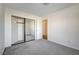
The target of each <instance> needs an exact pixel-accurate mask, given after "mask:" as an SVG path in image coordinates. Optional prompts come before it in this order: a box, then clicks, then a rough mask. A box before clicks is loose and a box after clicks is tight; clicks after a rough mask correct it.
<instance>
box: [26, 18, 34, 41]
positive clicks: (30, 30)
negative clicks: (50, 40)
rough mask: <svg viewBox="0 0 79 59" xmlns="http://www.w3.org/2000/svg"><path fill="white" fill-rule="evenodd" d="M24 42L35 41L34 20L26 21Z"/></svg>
mask: <svg viewBox="0 0 79 59" xmlns="http://www.w3.org/2000/svg"><path fill="white" fill-rule="evenodd" d="M25 23H26V24H25V26H26V41H30V40H34V39H35V23H34V20H30V19H26V22H25Z"/></svg>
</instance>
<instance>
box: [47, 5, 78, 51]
mask: <svg viewBox="0 0 79 59" xmlns="http://www.w3.org/2000/svg"><path fill="white" fill-rule="evenodd" d="M46 18H47V19H48V40H49V41H52V42H56V43H59V44H62V45H65V46H68V47H71V48H74V49H78V50H79V4H76V5H74V6H72V7H69V8H64V9H62V10H60V11H56V12H55V13H52V14H49V15H48V16H47V17H46Z"/></svg>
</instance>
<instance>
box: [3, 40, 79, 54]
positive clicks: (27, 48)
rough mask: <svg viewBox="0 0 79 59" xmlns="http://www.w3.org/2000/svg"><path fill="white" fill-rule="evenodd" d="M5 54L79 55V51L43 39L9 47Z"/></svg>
mask: <svg viewBox="0 0 79 59" xmlns="http://www.w3.org/2000/svg"><path fill="white" fill-rule="evenodd" d="M4 55H79V51H78V50H75V49H72V48H69V47H66V46H63V45H59V44H57V43H54V42H50V41H47V40H44V39H43V40H34V41H30V42H26V43H22V44H18V45H14V46H12V47H8V48H6V51H5V52H4Z"/></svg>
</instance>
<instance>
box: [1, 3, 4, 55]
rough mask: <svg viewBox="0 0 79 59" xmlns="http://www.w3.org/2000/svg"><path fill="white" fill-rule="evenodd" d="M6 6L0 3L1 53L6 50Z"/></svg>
mask: <svg viewBox="0 0 79 59" xmlns="http://www.w3.org/2000/svg"><path fill="white" fill-rule="evenodd" d="M3 9H4V7H3V4H2V3H0V55H1V54H2V53H3V50H4V10H3Z"/></svg>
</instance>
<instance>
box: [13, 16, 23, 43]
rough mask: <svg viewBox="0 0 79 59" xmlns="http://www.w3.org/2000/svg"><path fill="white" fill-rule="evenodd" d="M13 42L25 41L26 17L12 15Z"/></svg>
mask: <svg viewBox="0 0 79 59" xmlns="http://www.w3.org/2000/svg"><path fill="white" fill-rule="evenodd" d="M11 21H12V26H11V27H12V31H11V33H12V35H11V36H12V44H17V43H21V42H24V19H23V18H19V17H14V16H12V20H11Z"/></svg>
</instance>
